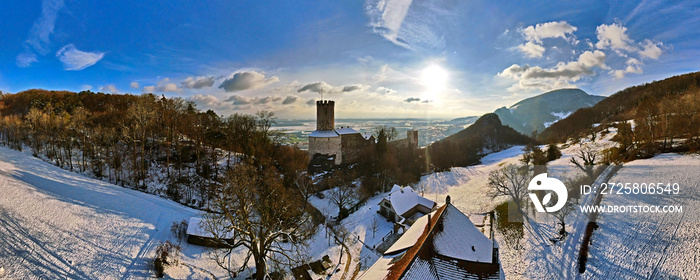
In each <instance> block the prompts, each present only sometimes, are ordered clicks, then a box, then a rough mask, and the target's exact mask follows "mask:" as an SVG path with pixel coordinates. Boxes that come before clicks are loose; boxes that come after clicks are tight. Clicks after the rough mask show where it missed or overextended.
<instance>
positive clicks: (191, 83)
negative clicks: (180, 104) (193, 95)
mask: <svg viewBox="0 0 700 280" xmlns="http://www.w3.org/2000/svg"><path fill="white" fill-rule="evenodd" d="M180 84H181V85H182V87H184V88H193V89H201V88H205V87H212V86H214V76H209V77H205V76H199V77H187V79H185V80H183V81H182V82H180Z"/></svg>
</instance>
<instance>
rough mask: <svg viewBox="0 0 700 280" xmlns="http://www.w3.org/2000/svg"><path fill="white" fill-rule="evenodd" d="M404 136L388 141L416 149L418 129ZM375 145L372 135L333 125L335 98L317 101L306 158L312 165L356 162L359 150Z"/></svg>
mask: <svg viewBox="0 0 700 280" xmlns="http://www.w3.org/2000/svg"><path fill="white" fill-rule="evenodd" d="M406 136H407V137H406V138H405V139H399V140H394V141H391V142H389V143H390V144H391V145H394V146H396V147H411V148H417V147H418V131H414V130H410V131H408V132H407V135H406ZM374 144H375V140H374V137H372V136H371V135H369V134H368V135H364V136H363V135H362V134H360V132H358V131H357V130H354V129H352V128H350V127H340V128H335V102H334V101H331V100H318V101H316V130H315V131H313V132H311V134H309V160H310V161H312V165H315V164H321V165H322V162H324V161H330V162H332V164H334V165H340V164H346V163H353V162H356V161H357V160H358V158H359V157H360V155H361V153H360V152H361V151H362V150H363V149H365V148H367V147H371V145H374ZM319 156H320V157H319ZM314 158H317V159H318V161H320V162H316V160H314Z"/></svg>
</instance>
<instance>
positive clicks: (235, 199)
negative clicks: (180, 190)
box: [204, 163, 312, 280]
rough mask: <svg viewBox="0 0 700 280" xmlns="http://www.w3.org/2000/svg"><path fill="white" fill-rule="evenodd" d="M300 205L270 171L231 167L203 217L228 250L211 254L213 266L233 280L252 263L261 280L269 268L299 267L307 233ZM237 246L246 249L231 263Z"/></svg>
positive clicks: (306, 218) (249, 166)
mask: <svg viewBox="0 0 700 280" xmlns="http://www.w3.org/2000/svg"><path fill="white" fill-rule="evenodd" d="M301 200H302V198H301V197H300V196H299V195H298V194H297V193H296V192H295V191H294V190H288V189H287V188H285V187H284V186H283V184H282V178H281V176H280V174H279V172H277V171H276V169H275V168H274V167H273V166H253V165H252V164H247V163H241V164H238V165H236V166H234V167H233V168H232V169H231V170H229V171H228V172H227V174H226V177H225V181H224V183H223V184H222V185H221V186H220V187H219V188H218V189H217V190H216V192H215V196H214V198H213V199H212V203H211V205H212V208H213V209H211V210H212V211H211V212H210V213H207V214H205V221H204V227H205V229H206V230H207V231H209V232H211V233H212V234H213V235H214V237H215V238H216V239H217V240H219V241H220V242H225V243H223V244H228V245H229V246H230V248H228V249H220V250H214V251H213V252H212V256H213V257H214V259H215V261H216V263H217V264H218V265H219V266H220V267H222V268H224V269H226V271H227V272H228V273H229V276H231V277H232V278H234V277H235V276H236V275H237V274H238V273H240V272H242V271H243V270H245V269H246V268H247V267H248V262H249V261H250V259H251V258H252V260H253V262H254V264H255V270H256V272H255V278H256V279H259V280H262V279H265V277H266V275H267V271H268V268H269V267H276V266H279V265H286V266H291V265H292V264H294V263H297V262H299V260H301V259H303V258H304V256H302V252H303V249H304V248H305V247H306V244H305V241H306V240H308V238H309V237H310V235H311V232H312V230H311V227H312V225H311V222H310V219H309V216H308V215H306V214H305V213H304V211H303V207H304V206H303V204H304V203H303V202H302V201H301ZM240 246H242V247H245V248H246V249H247V255H246V257H245V260H244V261H243V262H242V263H237V264H236V263H232V260H231V254H232V253H233V251H234V249H236V248H238V247H240Z"/></svg>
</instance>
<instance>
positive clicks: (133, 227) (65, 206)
mask: <svg viewBox="0 0 700 280" xmlns="http://www.w3.org/2000/svg"><path fill="white" fill-rule="evenodd" d="M0 193H2V195H0V236H2V238H1V239H0V267H2V268H4V270H5V275H4V277H8V278H13V279H31V278H43V279H66V278H70V279H142V278H147V277H151V276H152V275H153V272H152V269H151V267H152V265H151V263H152V262H151V260H152V258H153V256H154V254H155V251H154V250H155V247H156V246H158V244H160V242H163V241H166V240H171V241H173V242H175V238H174V237H173V236H172V233H171V232H170V226H171V224H172V223H173V222H179V221H181V220H183V219H189V217H192V216H196V215H199V212H198V211H196V210H193V209H190V208H187V207H184V206H182V205H179V204H177V203H175V202H172V201H170V200H167V199H164V198H160V197H156V196H153V195H149V194H145V193H141V192H138V191H134V190H130V189H125V188H122V187H118V186H115V185H112V184H109V183H106V182H103V181H100V180H95V179H89V178H86V177H83V176H81V175H79V174H76V173H73V172H70V171H66V170H63V169H61V168H59V167H56V166H53V165H51V164H49V163H46V162H43V161H42V160H40V159H38V158H35V157H32V156H31V155H29V154H27V153H22V152H17V151H15V150H10V149H7V148H5V147H0ZM182 246H183V253H182V259H181V260H182V262H184V263H185V264H187V265H189V266H184V265H181V266H179V267H177V268H172V269H171V268H166V274H167V275H168V276H170V277H173V278H193V279H204V278H207V277H208V276H209V273H208V272H207V271H211V272H214V273H217V272H218V271H219V270H217V269H216V267H215V264H214V263H213V262H211V261H209V260H208V259H207V258H206V254H204V253H203V248H202V247H199V246H194V245H188V244H187V243H186V242H183V243H182Z"/></svg>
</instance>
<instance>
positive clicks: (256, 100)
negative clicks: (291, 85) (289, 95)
mask: <svg viewBox="0 0 700 280" xmlns="http://www.w3.org/2000/svg"><path fill="white" fill-rule="evenodd" d="M278 101H282V97H279V96H263V97H253V98H251V97H246V96H241V95H231V96H230V97H229V98H226V99H224V102H229V103H230V104H233V105H247V104H269V103H274V102H278ZM285 101H286V100H285ZM287 104H288V103H287Z"/></svg>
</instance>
